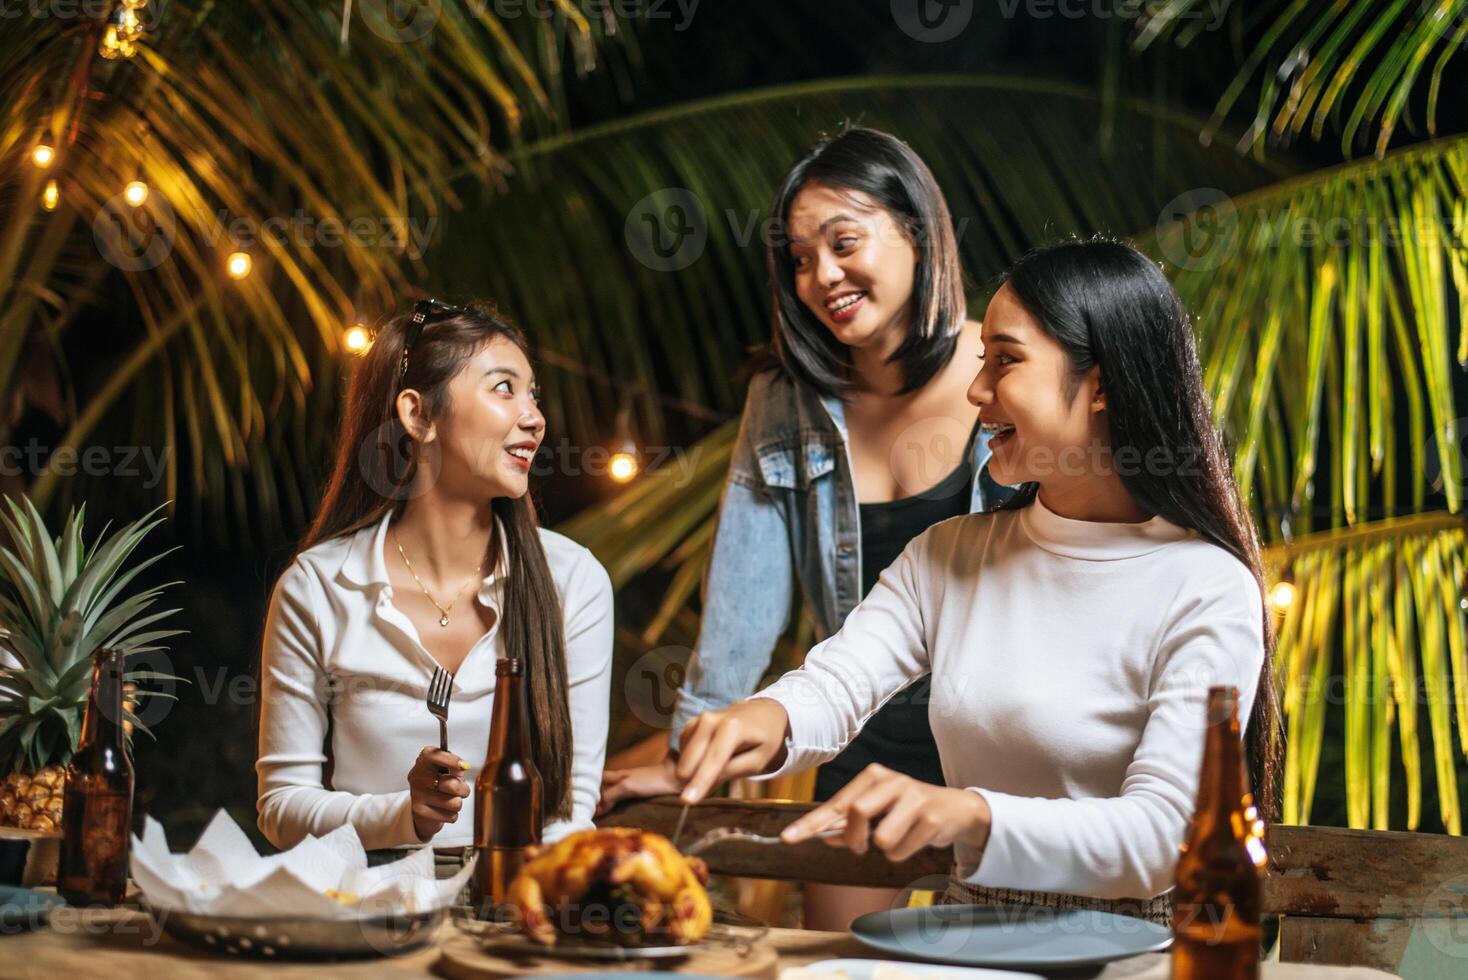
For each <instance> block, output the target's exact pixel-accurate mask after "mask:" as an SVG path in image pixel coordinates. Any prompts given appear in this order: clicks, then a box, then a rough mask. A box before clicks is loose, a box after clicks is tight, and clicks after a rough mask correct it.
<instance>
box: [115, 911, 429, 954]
mask: <svg viewBox="0 0 1468 980" xmlns="http://www.w3.org/2000/svg"><path fill="white" fill-rule="evenodd" d="M144 908H146V909H147V911H148V914H149V915H151V916H152V917H153V919H154V921H156V922H157V923H158V926H159V928H161V929H162V930H163V931H164V932H166V933H167V934H168V935H170V936H172V937H173V938H174V939H177V940H178V941H179V942H182V943H187V944H189V945H190V946H195V947H198V948H200V949H207V950H209V951H210V952H213V953H223V954H226V955H229V956H244V957H250V958H254V959H265V960H336V959H358V958H363V957H369V956H397V955H400V954H402V953H407V952H411V951H412V950H415V949H419V948H421V947H423V946H426V945H427V944H428V942H429V940H431V939H432V938H433V934H434V933H435V932H437V931H438V927H439V926H440V925H442V924H443V921H444V919H445V918H446V917H447V916H448V912H449V910H448V909H446V908H443V909H437V910H436V911H432V912H417V913H411V914H410V913H406V912H404V913H401V914H397V915H388V916H375V917H372V918H365V919H308V918H299V917H294V916H292V917H289V918H287V917H280V918H273V917H266V918H240V917H237V916H221V915H196V914H194V913H191V912H180V911H178V910H175V909H156V908H153V907H151V906H144Z"/></svg>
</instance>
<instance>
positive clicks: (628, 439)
mask: <svg viewBox="0 0 1468 980" xmlns="http://www.w3.org/2000/svg"><path fill="white" fill-rule="evenodd" d="M616 432H617V441H616V446H617V448H616V450H615V451H613V453H612V458H611V460H609V461H608V463H607V474H608V475H609V476H611V478H612V480H613V481H614V482H616V483H630V482H631V481H632V480H633V479H634V478H635V477H636V476H637V474H638V473H639V472H641V470H642V464H641V463H640V462H639V461H638V459H637V442H636V441H635V440H634V439H633V438H632V400H631V398H630V397H629V396H627V395H623V396H622V404H621V405H620V406H619V407H618V409H617V422H616Z"/></svg>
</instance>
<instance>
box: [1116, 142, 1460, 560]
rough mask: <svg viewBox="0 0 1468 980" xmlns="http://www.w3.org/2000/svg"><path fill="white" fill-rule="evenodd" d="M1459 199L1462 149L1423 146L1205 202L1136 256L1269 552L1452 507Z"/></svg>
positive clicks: (1456, 495) (1147, 239)
mask: <svg viewBox="0 0 1468 980" xmlns="http://www.w3.org/2000/svg"><path fill="white" fill-rule="evenodd" d="M1465 182H1468V139H1465V138H1459V139H1454V140H1446V141H1440V142H1435V143H1431V144H1426V145H1424V146H1421V147H1414V148H1412V149H1410V150H1405V151H1400V152H1398V153H1395V154H1393V155H1392V156H1390V157H1388V158H1387V159H1386V160H1383V161H1365V162H1361V163H1354V164H1348V165H1345V166H1342V167H1338V168H1335V169H1332V170H1325V171H1320V172H1317V173H1312V174H1309V175H1306V176H1303V177H1299V178H1296V179H1294V180H1290V181H1286V182H1284V183H1282V184H1280V185H1278V186H1275V187H1269V188H1266V189H1264V190H1262V191H1257V192H1255V193H1252V194H1247V195H1243V196H1241V197H1238V198H1236V199H1219V200H1210V201H1209V202H1208V203H1207V206H1206V207H1203V208H1200V209H1199V210H1196V211H1193V212H1191V213H1189V214H1187V215H1186V216H1184V217H1183V218H1182V219H1180V220H1179V221H1177V222H1172V223H1164V224H1163V225H1161V226H1159V227H1158V229H1157V231H1156V232H1149V233H1148V234H1147V235H1146V236H1144V237H1143V238H1142V239H1141V240H1140V241H1141V244H1142V245H1143V247H1145V248H1147V249H1149V250H1150V251H1152V252H1153V254H1155V255H1157V256H1158V257H1159V258H1160V259H1161V260H1162V261H1163V263H1164V265H1165V266H1166V268H1167V271H1168V272H1169V275H1170V276H1171V278H1172V280H1173V284H1174V285H1175V286H1176V287H1177V289H1178V292H1179V294H1180V295H1181V296H1182V298H1183V300H1184V303H1185V304H1186V306H1187V307H1188V309H1189V310H1191V311H1193V312H1194V314H1195V315H1196V316H1197V319H1198V331H1199V357H1200V359H1201V360H1202V363H1203V367H1204V372H1205V375H1206V381H1207V385H1208V390H1209V392H1210V394H1211V396H1212V399H1213V402H1214V406H1215V411H1216V416H1217V418H1218V420H1219V423H1220V424H1221V425H1222V426H1223V427H1224V429H1225V431H1226V433H1227V434H1228V435H1229V437H1230V438H1231V439H1232V441H1233V443H1234V459H1235V471H1236V474H1237V476H1238V478H1239V482H1240V484H1241V486H1242V487H1243V488H1244V490H1245V495H1246V496H1249V497H1252V498H1253V499H1254V505H1255V508H1256V510H1257V512H1258V513H1259V515H1260V518H1261V523H1262V524H1263V526H1264V529H1265V533H1266V534H1267V535H1269V536H1270V537H1281V536H1285V537H1287V536H1288V535H1290V534H1303V533H1307V532H1309V531H1312V530H1316V529H1318V528H1320V527H1322V526H1324V527H1333V526H1339V525H1351V524H1356V523H1358V522H1362V521H1366V520H1370V519H1373V518H1379V517H1387V516H1395V515H1397V514H1400V513H1403V512H1412V513H1418V512H1421V511H1423V510H1424V509H1426V507H1427V506H1428V498H1429V496H1432V497H1433V498H1434V499H1437V498H1439V497H1440V499H1441V500H1442V501H1443V505H1445V506H1446V507H1447V509H1448V510H1449V511H1454V512H1456V511H1457V510H1458V509H1459V508H1460V507H1461V505H1462V496H1463V494H1462V490H1463V465H1462V454H1461V452H1460V447H1459V444H1458V439H1459V432H1458V415H1459V412H1458V409H1457V407H1456V403H1455V401H1454V397H1453V385H1454V379H1455V377H1456V376H1458V369H1459V368H1460V367H1461V366H1462V365H1463V364H1464V363H1465V359H1468V347H1465V345H1464V342H1463V339H1464V338H1465V337H1468V335H1464V334H1462V333H1461V330H1460V324H1461V320H1462V313H1463V310H1464V303H1465V299H1468V292H1465V291H1464V287H1465V286H1468V253H1465V252H1464V248H1463V243H1462V232H1461V228H1462V222H1463V218H1464V215H1465V212H1464V208H1463V202H1462V189H1463V188H1464V186H1465ZM1454 331H1459V337H1460V340H1459V343H1457V344H1456V345H1455V344H1454V343H1453V334H1454ZM1455 362H1456V364H1455ZM1399 442H1401V443H1402V444H1400V445H1399ZM1434 506H1436V505H1434Z"/></svg>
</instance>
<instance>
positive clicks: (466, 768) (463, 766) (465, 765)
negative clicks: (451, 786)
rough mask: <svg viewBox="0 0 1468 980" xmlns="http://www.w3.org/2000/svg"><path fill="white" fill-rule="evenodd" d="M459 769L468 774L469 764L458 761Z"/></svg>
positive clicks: (461, 760)
mask: <svg viewBox="0 0 1468 980" xmlns="http://www.w3.org/2000/svg"><path fill="white" fill-rule="evenodd" d="M459 768H460V769H462V770H464V771H465V772H468V771H469V768H470V767H469V763H467V762H465V761H464V760H463V759H460V760H459Z"/></svg>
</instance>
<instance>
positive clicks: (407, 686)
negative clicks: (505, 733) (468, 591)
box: [255, 517, 612, 849]
mask: <svg viewBox="0 0 1468 980" xmlns="http://www.w3.org/2000/svg"><path fill="white" fill-rule="evenodd" d="M388 523H389V518H388V517H384V518H383V519H382V520H381V521H380V522H378V523H377V524H375V525H369V526H367V527H365V528H362V529H361V530H359V531H357V532H355V533H353V534H348V535H342V536H341V537H337V538H333V539H332V540H330V541H325V542H322V543H321V544H318V545H316V546H315V547H313V548H310V549H308V550H306V551H304V552H302V553H301V555H300V556H299V557H297V559H296V560H295V561H294V562H293V563H292V564H291V566H290V567H289V568H287V569H286V570H285V572H284V573H283V574H282V575H281V577H280V580H279V581H278V582H277V583H276V586H275V591H274V593H273V594H272V596H271V598H270V612H269V615H268V617H267V619H266V622H265V639H264V645H263V650H262V653H261V657H262V662H261V678H262V694H263V699H264V707H263V710H262V713H261V719H260V758H259V761H258V762H257V763H256V765H255V770H256V773H257V775H258V778H259V799H258V803H257V809H258V811H259V823H260V830H261V831H262V832H263V833H264V834H265V836H266V837H267V838H268V839H269V840H270V841H271V842H272V843H273V844H275V845H276V846H277V847H282V848H286V847H291V846H293V845H295V844H297V843H299V842H300V841H301V840H303V839H304V838H305V836H306V835H307V834H312V835H315V836H318V837H319V836H322V835H324V834H326V833H329V832H330V831H332V830H334V829H335V828H337V827H340V826H341V825H342V824H344V823H350V824H352V826H354V827H355V828H356V829H357V834H358V835H359V836H360V837H361V838H362V844H363V846H364V847H366V848H368V849H373V848H384V847H416V846H418V845H419V843H420V842H419V840H418V835H417V833H416V832H415V831H414V829H413V815H412V808H411V803H410V800H409V794H408V788H407V776H408V771H409V770H410V769H412V767H413V763H414V761H415V760H416V759H417V757H418V753H419V752H420V751H421V750H422V749H423V747H424V746H425V745H437V744H438V740H439V730H438V721H437V720H436V719H435V718H434V717H433V716H432V715H431V714H429V713H428V709H427V707H426V699H427V696H428V684H429V681H430V679H431V678H432V676H433V671H434V668H435V667H436V666H437V665H438V664H437V661H435V660H434V659H433V656H432V655H431V654H429V652H428V651H427V650H426V649H425V648H424V646H423V644H422V643H421V642H420V641H419V638H418V632H417V630H416V629H415V628H414V626H413V623H412V622H411V621H410V620H409V619H408V617H406V616H404V615H403V614H402V612H400V611H399V610H398V609H397V607H395V606H394V605H393V603H392V593H393V590H392V586H391V585H390V584H389V581H388V574H387V564H386V561H385V559H384V557H383V545H384V543H385V540H386V537H387V528H388ZM501 540H503V537H501ZM540 542H541V546H542V547H544V549H545V555H546V560H547V562H548V564H549V565H550V571H551V577H552V578H553V579H554V580H555V583H556V589H557V591H558V592H559V593H560V597H561V608H562V610H563V613H564V616H565V637H566V673H567V680H568V685H567V691H568V696H569V701H570V713H571V728H572V740H573V744H572V771H571V799H572V805H571V817H570V819H568V820H561V821H555V822H553V823H548V824H547V825H546V826H545V828H544V833H543V838H544V840H545V841H546V842H547V843H550V842H553V841H556V840H559V839H560V838H562V837H564V836H565V835H567V834H569V833H571V832H572V831H573V830H581V829H584V828H589V827H591V826H592V822H591V818H592V815H593V813H594V811H595V809H596V803H597V799H598V798H599V796H600V792H601V773H602V763H603V761H604V758H605V755H606V740H607V723H608V707H609V703H610V696H611V664H612V584H611V580H610V579H609V578H608V577H607V573H606V570H605V569H603V568H602V566H601V564H600V563H599V562H598V561H597V560H596V558H594V557H593V556H592V554H591V552H589V551H587V550H586V549H585V548H583V547H581V546H580V545H578V544H576V543H575V542H574V541H572V540H571V539H569V538H567V537H565V536H564V535H560V534H557V533H555V532H554V531H548V530H545V529H541V531H540ZM504 573H505V570H504V564H503V562H501V566H500V568H498V569H496V570H495V571H493V572H491V573H490V574H489V575H488V576H486V577H485V579H484V581H483V582H482V583H481V585H480V588H479V591H478V593H477V597H478V600H479V601H480V602H481V603H483V604H484V605H485V606H487V607H489V608H491V609H494V610H495V612H496V613H497V614H498V613H499V612H500V602H501V592H502V589H503V577H504ZM500 622H501V617H500V616H499V615H496V617H495V625H494V626H492V627H491V628H490V630H489V632H487V633H485V634H484V635H483V636H482V637H480V638H479V639H478V640H477V641H476V642H475V644H474V646H473V647H471V648H470V650H469V653H468V655H467V656H466V657H465V659H464V662H463V664H462V665H461V666H460V667H459V670H458V673H457V675H456V676H455V677H454V687H453V695H452V699H451V701H450V705H449V717H448V728H449V749H450V751H452V752H454V753H455V754H457V755H458V756H460V757H461V758H463V759H464V760H465V761H466V762H468V763H469V764H470V765H471V766H472V767H473V768H472V769H471V770H470V771H469V772H467V773H465V774H464V778H465V780H466V781H467V782H468V783H469V785H470V787H471V793H470V795H469V797H468V799H466V800H464V806H463V809H462V810H461V811H460V815H459V819H458V820H457V821H456V822H454V823H450V824H445V825H444V827H443V829H442V830H440V831H439V832H438V833H437V834H436V835H435V836H434V837H433V838H432V840H431V841H430V843H432V844H433V845H434V846H436V847H452V846H458V845H464V844H471V843H473V840H474V826H473V825H474V795H473V793H472V787H473V785H474V778H475V776H477V775H478V773H479V769H480V767H481V766H482V765H483V764H484V757H485V751H486V749H487V748H488V741H489V719H490V714H491V704H492V700H493V697H492V695H493V693H494V686H495V674H494V668H495V661H496V660H498V659H499V658H501V657H503V656H504V655H505V654H504V644H503V641H502V639H501V637H500V630H499V625H500ZM328 704H329V705H330V708H329V711H330V719H331V758H332V763H333V769H332V778H331V783H332V788H331V789H327V788H325V787H324V785H323V781H322V767H323V766H324V764H325V762H326V753H325V751H324V748H323V746H324V741H325V738H326V734H327V718H328Z"/></svg>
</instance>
